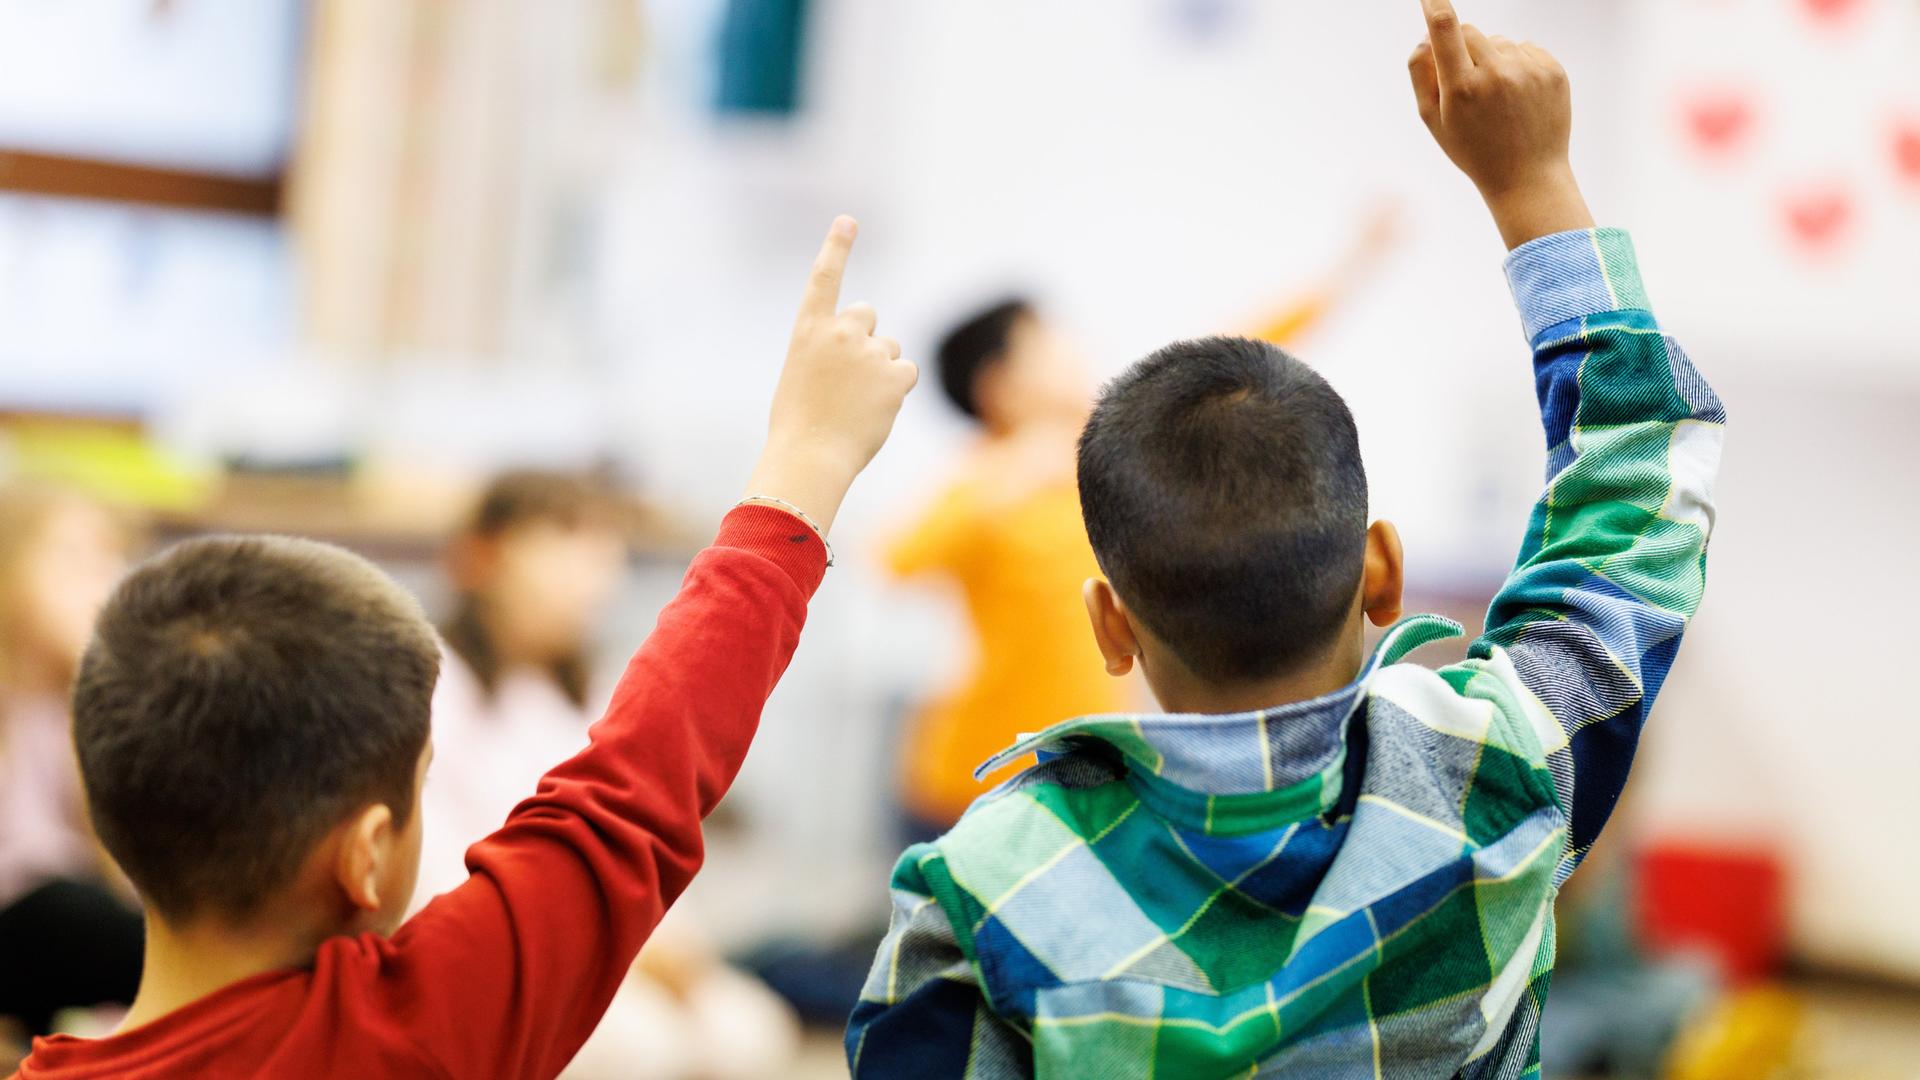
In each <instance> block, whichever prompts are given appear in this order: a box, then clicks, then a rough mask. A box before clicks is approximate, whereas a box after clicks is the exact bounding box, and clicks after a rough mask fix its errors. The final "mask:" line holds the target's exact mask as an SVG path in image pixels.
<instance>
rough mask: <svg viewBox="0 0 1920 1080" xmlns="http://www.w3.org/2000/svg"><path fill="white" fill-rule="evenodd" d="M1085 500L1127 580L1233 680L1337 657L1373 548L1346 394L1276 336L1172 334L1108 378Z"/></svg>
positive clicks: (1199, 668)
mask: <svg viewBox="0 0 1920 1080" xmlns="http://www.w3.org/2000/svg"><path fill="white" fill-rule="evenodd" d="M1079 479H1080V505H1081V512H1082V514H1083V515H1084V516H1085V519H1086V526H1087V536H1088V538H1089V539H1090V540H1091V541H1092V543H1093V550H1094V554H1095V555H1096V556H1097V557H1098V559H1099V562H1100V567H1101V569H1102V571H1103V572H1104V573H1105V574H1106V575H1107V578H1108V580H1109V582H1111V584H1112V585H1113V589H1114V592H1115V593H1116V594H1117V595H1118V596H1119V597H1120V599H1121V601H1122V602H1123V603H1125V604H1126V606H1127V609H1128V610H1129V611H1131V612H1132V613H1133V615H1134V616H1135V618H1136V619H1138V620H1139V621H1140V622H1142V623H1144V624H1145V626H1146V628H1147V629H1148V630H1150V631H1152V633H1153V634H1154V636H1155V637H1156V638H1158V639H1159V640H1160V641H1161V642H1163V643H1164V644H1165V645H1166V646H1167V648H1168V649H1170V650H1171V651H1172V652H1173V653H1174V655H1175V657H1177V658H1178V659H1179V660H1180V661H1181V663H1183V664H1185V665H1186V667H1187V668H1188V669H1189V670H1190V671H1192V672H1193V673H1194V674H1195V675H1197V676H1199V677H1200V678H1202V679H1205V680H1208V681H1211V682H1215V683H1222V684H1232V683H1241V682H1248V681H1252V680H1258V679H1264V678H1272V677H1277V676H1280V675H1285V674H1288V673H1290V672H1291V671H1293V670H1297V669H1299V668H1301V667H1302V666H1304V665H1306V664H1308V663H1310V662H1312V661H1313V660H1315V659H1316V658H1318V657H1320V656H1322V655H1324V654H1325V653H1326V651H1327V649H1328V647H1329V646H1331V645H1332V644H1333V642H1334V639H1335V635H1336V634H1338V633H1339V631H1340V629H1341V627H1342V626H1343V625H1344V623H1345V620H1346V619H1347V617H1348V616H1349V614H1350V612H1351V611H1352V608H1353V603H1354V598H1355V596H1356V594H1357V592H1358V590H1359V587H1360V579H1361V575H1362V571H1363V566H1364V562H1365V557H1366V536H1367V476H1366V470H1365V469H1364V468H1363V467H1362V465H1361V461H1360V444H1359V434H1358V432H1357V430H1356V429H1355V427H1354V423H1353V415H1352V413H1350V412H1349V411H1348V410H1347V406H1346V403H1345V402H1344V401H1342V400H1341V398H1340V395H1339V394H1337V393H1335V392H1334V389H1333V387H1331V386H1329V385H1328V384H1327V382H1326V380H1325V379H1323V378H1321V377H1320V376H1319V375H1318V374H1317V373H1316V372H1314V371H1313V369H1311V368H1309V367H1307V366H1306V365H1305V364H1303V363H1301V362H1300V361H1299V360H1297V359H1295V358H1294V357H1292V356H1290V355H1288V354H1287V353H1285V352H1283V351H1281V350H1280V349H1277V348H1275V347H1273V346H1271V345H1268V344H1266V343H1264V342H1257V341H1251V340H1247V339H1244V338H1225V337H1216V338H1205V339H1201V340H1196V341H1182V342H1177V343H1175V344H1173V345H1169V346H1167V347H1166V348H1164V349H1161V350H1160V351H1159V352H1156V353H1154V354H1153V355H1152V356H1149V357H1147V358H1146V359H1145V360H1142V361H1140V362H1139V363H1138V364H1136V365H1134V366H1133V367H1132V368H1131V369H1130V370H1128V371H1127V372H1126V373H1125V374H1123V375H1121V376H1120V377H1119V378H1118V379H1115V380H1114V381H1113V382H1112V383H1110V384H1109V385H1108V386H1107V387H1106V389H1105V390H1104V391H1103V392H1102V393H1101V395H1100V401H1099V404H1098V405H1097V406H1096V407H1095V409H1094V412H1093V416H1092V418H1091V419H1089V420H1088V422H1087V427H1086V430H1085V432H1084V433H1083V434H1082V435H1081V439H1080V461H1079Z"/></svg>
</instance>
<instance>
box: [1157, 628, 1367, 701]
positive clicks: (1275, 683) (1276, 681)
mask: <svg viewBox="0 0 1920 1080" xmlns="http://www.w3.org/2000/svg"><path fill="white" fill-rule="evenodd" d="M1364 652H1365V650H1364V647H1363V645H1362V643H1361V640H1360V637H1359V635H1358V634H1357V633H1356V634H1355V635H1353V637H1352V640H1351V641H1350V642H1343V643H1342V645H1341V646H1340V647H1339V648H1336V649H1334V650H1333V652H1332V653H1330V654H1328V655H1327V656H1326V657H1325V658H1323V659H1321V660H1319V661H1316V662H1314V663H1312V664H1309V665H1307V666H1306V667H1304V668H1301V669H1298V670H1296V671H1291V672H1288V673H1287V674H1285V675H1281V676H1277V677H1275V678H1272V679H1259V680H1255V681H1253V682H1246V683H1233V684H1229V685H1224V686H1223V685H1217V684H1209V683H1207V682H1205V681H1203V680H1200V679H1198V678H1195V677H1194V676H1193V675H1192V674H1191V673H1189V672H1187V671H1184V670H1177V668H1178V667H1179V665H1177V664H1175V665H1164V664H1163V665H1160V667H1161V670H1160V671H1158V672H1153V671H1150V672H1149V676H1150V677H1149V679H1148V682H1149V683H1151V684H1152V686H1153V694H1154V697H1155V698H1157V699H1158V700H1159V702H1160V707H1161V708H1163V709H1165V710H1166V711H1168V712H1170V713H1203V714H1211V715H1224V714H1230V713H1245V712H1258V711H1260V710H1263V709H1277V708H1279V707H1280V706H1282V705H1291V704H1293V703H1295V702H1298V701H1312V700H1313V699H1314V698H1317V697H1322V696H1325V695H1327V694H1331V693H1333V692H1334V691H1335V690H1339V689H1340V688H1342V687H1344V686H1346V685H1348V684H1349V683H1351V682H1353V680H1354V678H1355V677H1356V676H1358V675H1359V674H1360V666H1361V664H1362V663H1363V662H1364V661H1365V655H1364ZM1169 669H1176V670H1169Z"/></svg>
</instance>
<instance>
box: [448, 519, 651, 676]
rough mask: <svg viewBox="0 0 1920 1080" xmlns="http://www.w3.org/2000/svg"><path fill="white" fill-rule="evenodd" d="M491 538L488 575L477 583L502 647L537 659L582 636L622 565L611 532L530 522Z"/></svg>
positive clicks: (565, 649) (608, 598)
mask: <svg viewBox="0 0 1920 1080" xmlns="http://www.w3.org/2000/svg"><path fill="white" fill-rule="evenodd" d="M495 543H496V544H497V545H498V546H497V548H496V556H495V562H494V565H493V574H492V580H491V581H490V582H488V583H486V584H485V585H484V586H483V588H482V590H481V591H482V592H484V593H485V595H486V597H487V608H488V611H489V613H490V615H491V621H492V622H493V624H494V626H493V633H494V635H495V636H496V637H497V638H498V639H499V641H500V643H501V645H502V647H503V651H504V652H507V653H509V654H511V655H512V656H513V657H514V658H515V659H518V660H521V661H530V662H540V661H545V660H551V659H554V658H557V657H560V656H563V655H565V654H567V653H569V652H572V651H574V650H577V649H579V648H580V647H581V646H582V645H584V644H586V642H587V638H588V635H589V634H591V633H592V631H593V628H594V626H595V624H596V623H598V622H599V620H600V618H601V616H602V615H604V614H605V612H606V609H607V605H608V604H609V603H611V602H612V600H613V597H614V593H615V592H616V590H618V588H619V586H620V581H621V577H622V575H623V574H624V572H625V569H626V546H625V544H623V543H622V542H621V540H620V538H619V536H618V535H616V534H615V533H613V532H611V531H609V530H606V529H597V528H593V527H583V528H572V529H569V528H564V527H562V526H560V525H557V524H554V523H552V522H530V523H527V524H523V525H516V526H514V527H512V528H510V529H508V530H507V531H506V532H505V533H503V534H501V536H500V537H499V539H498V540H497V541H496V542H495Z"/></svg>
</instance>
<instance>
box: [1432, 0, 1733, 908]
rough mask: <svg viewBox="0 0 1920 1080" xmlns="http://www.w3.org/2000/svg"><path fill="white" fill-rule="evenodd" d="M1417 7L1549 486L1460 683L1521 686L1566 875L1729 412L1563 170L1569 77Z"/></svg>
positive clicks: (1680, 618)
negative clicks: (1494, 262)
mask: <svg viewBox="0 0 1920 1080" xmlns="http://www.w3.org/2000/svg"><path fill="white" fill-rule="evenodd" d="M1423 6H1424V7H1425V10H1426V15H1427V26H1428V41H1426V42H1424V43H1422V44H1421V46H1420V47H1419V48H1418V49H1416V50H1415V51H1414V55H1413V59H1412V62H1411V64H1410V67H1411V69H1412V72H1413V82H1414V91H1415V95H1416V97H1417V98H1418V99H1419V104H1420V114H1421V117H1422V118H1423V119H1424V120H1426V122H1427V126H1428V127H1429V128H1430V129H1431V130H1432V132H1433V135H1434V138H1435V140H1436V141H1437V142H1439V144H1440V146H1441V148H1442V149H1443V150H1445V151H1446V153H1447V155H1448V157H1450V158H1452V159H1453V161H1454V163H1455V164H1457V165H1459V166H1460V168H1461V170H1462V171H1463V172H1465V173H1466V174H1467V175H1468V177H1469V178H1471V179H1472V180H1473V181H1474V183H1475V184H1476V185H1477V186H1478V187H1479V189H1480V192H1481V194H1482V195H1483V196H1484V197H1485V198H1486V202H1487V206H1488V208H1489V209H1490V210H1491V211H1492V213H1493V216H1494V220H1495V222H1496V223H1497V224H1498V225H1499V228H1500V232H1501V235H1502V236H1503V237H1504V238H1505V240H1506V242H1507V245H1508V247H1509V248H1511V249H1512V252H1511V254H1510V255H1509V256H1508V259H1507V277H1508V280H1509V283H1510V284H1511V286H1512V288H1513V294H1514V300H1515V303H1516V304H1517V305H1518V306H1519V309H1520V315H1521V319H1522V321H1523V322H1524V324H1525V326H1526V332H1527V337H1528V341H1529V342H1530V343H1531V345H1532V347H1533V353H1534V377H1535V382H1536V385H1537V389H1538V393H1539V399H1540V408H1541V414H1542V419H1543V421H1544V423H1545V426H1546V434H1547V447H1548V456H1547V487H1546V491H1545V493H1544V494H1543V495H1542V496H1541V498H1540V501H1539V503H1538V504H1537V505H1536V506H1535V507H1534V510H1533V514H1532V516H1531V519H1530V520H1529V522H1528V525H1527V532H1526V537H1525V539H1524V541H1523V543H1522V545H1521V550H1520V557H1519V562H1518V565H1517V566H1516V567H1515V569H1514V571H1513V573H1512V574H1511V575H1510V576H1509V577H1508V579H1507V581H1506V584H1505V585H1503V586H1502V587H1501V589H1500V591H1499V593H1498V594H1497V595H1496V596H1495V597H1494V600H1493V605H1492V607H1491V608H1490V609H1489V611H1488V613H1487V628H1486V632H1485V634H1484V635H1483V636H1482V637H1481V638H1480V640H1479V641H1477V642H1476V643H1475V644H1474V648H1473V655H1474V657H1475V659H1473V660H1470V661H1469V662H1468V663H1467V664H1466V665H1463V669H1464V670H1466V671H1467V672H1469V675H1468V679H1467V681H1465V682H1464V684H1463V687H1462V688H1463V691H1464V692H1466V693H1468V694H1476V693H1479V692H1482V690H1481V689H1477V688H1476V687H1477V686H1478V685H1479V684H1476V682H1475V681H1473V680H1475V679H1478V678H1481V677H1487V678H1489V679H1491V680H1492V682H1493V685H1490V686H1486V687H1484V692H1485V693H1487V694H1488V695H1489V696H1495V697H1498V696H1502V692H1501V690H1500V689H1499V686H1498V684H1499V683H1500V682H1502V681H1504V680H1502V679H1501V678H1500V676H1501V675H1503V674H1504V675H1507V676H1509V677H1511V678H1513V679H1515V680H1516V681H1517V682H1518V683H1519V684H1520V685H1521V686H1522V687H1523V688H1524V691H1525V693H1526V697H1527V700H1523V701H1521V702H1519V705H1520V708H1521V710H1522V711H1523V712H1524V714H1525V715H1526V717H1527V719H1528V720H1529V721H1531V726H1532V727H1533V729H1534V731H1535V733H1536V735H1537V736H1538V738H1539V741H1540V743H1541V745H1542V749H1543V750H1544V752H1545V754H1546V759H1547V766H1548V769H1549V771H1550V772H1551V773H1552V776H1553V781H1554V787H1555V789H1556V792H1557V794H1558V797H1559V800H1560V803H1561V806H1562V808H1563V809H1564V810H1565V812H1566V814H1567V817H1568V820H1569V830H1570V836H1569V840H1568V844H1567V849H1566V857H1565V858H1564V860H1563V862H1562V865H1561V875H1562V876H1564V875H1565V874H1566V873H1570V872H1571V871H1572V869H1573V867H1574V866H1575V865H1576V864H1577V863H1578V861H1579V859H1580V857H1581V856H1583V855H1584V854H1585V852H1586V850H1587V848H1588V847H1589V846H1590V845H1591V844H1592V843H1593V840H1594V838H1595V837H1597V836H1598V835H1599V832H1600V829H1601V827H1602V826H1603V825H1604V824H1605V823H1606V820H1607V816H1608V815H1609V814H1610V813H1611V812H1612V809H1613V805H1614V803H1615V802H1616V801H1617V800H1618V798H1619V795H1620V791H1621V788H1622V786H1623V785H1624V784H1625V783H1626V778H1627V770H1628V767H1629V765H1630V764H1631V763H1632V760H1633V753H1634V748H1635V746H1636V745H1637V743H1638V741H1639V736H1640V729H1641V725H1642V724H1643V723H1644V721H1645V719H1646V715H1647V710H1648V709H1649V708H1650V707H1651V705H1652V703H1653V699H1654V696H1655V695H1656V694H1657V693H1658V692H1659V689H1660V684H1661V682H1662V681H1663V680H1664V679H1665V677H1666V674H1667V670H1668V668H1669V667H1671V665H1672V663H1673V659H1674V655H1675V652H1676V650H1677V649H1678V647H1679V642H1680V635H1681V632H1682V631H1683V630H1684V629H1685V628H1686V625H1687V623H1688V621H1689V620H1690V619H1691V618H1692V616H1693V613H1694V611H1695V610H1696V608H1697V607H1698V606H1699V603H1700V597H1701V593H1702V591H1703V589H1704V586H1705V581H1706V577H1705V575H1706V551H1707V539H1708V535H1709V534H1710V533H1711V531H1712V529H1713V478H1714V475H1715V473H1716V471H1717V470H1718V467H1719V460H1720V444H1721V438H1722V434H1723V431H1724V424H1725V419H1726V417H1725V413H1724V411H1723V410H1722V408H1721V405H1720V401H1719V399H1718V398H1717V397H1716V396H1715V395H1714V393H1713V391H1712V389H1711V388H1709V387H1708V386H1707V384H1706V382H1705V380H1703V379H1702V378H1701V377H1700V374H1699V373H1698V372H1697V371H1695V370H1694V368H1693V365H1692V364H1691V363H1689V362H1688V360H1687V358H1686V355H1685V354H1684V353H1683V352H1682V351H1681V350H1680V347H1679V345H1678V344H1677V343H1675V342H1674V341H1673V340H1672V339H1671V338H1669V337H1667V336H1666V335H1665V334H1664V333H1662V332H1661V330H1660V328H1659V325H1658V324H1657V323H1656V322H1655V321H1654V318H1653V314H1652V313H1651V312H1650V311H1649V310H1648V303H1647V298H1646V293H1645V290H1644V289H1643V288H1642V286H1641V283H1640V275H1639V270H1638V267H1637V266H1636V265H1635V262H1634V256H1633V247H1632V244H1631V242H1630V241H1629V239H1628V238H1627V235H1626V234H1625V233H1624V232H1621V231H1618V230H1612V229H1595V228H1594V227H1593V217H1592V215H1591V213H1589V212H1588V210H1587V206H1586V201H1585V199H1583V198H1582V197H1581V194H1580V189H1579V186H1578V185H1577V184H1576V183H1575V182H1574V178H1573V170H1572V168H1571V166H1570V165H1569V164H1568V160H1567V146H1568V135H1569V132H1570V129H1571V119H1572V105H1571V98H1570V94H1569V92H1568V89H1567V78H1566V73H1565V71H1564V70H1563V69H1562V68H1561V67H1560V65H1559V63H1558V62H1557V61H1555V60H1554V59H1553V57H1551V56H1550V55H1548V54H1547V53H1546V52H1545V51H1544V50H1542V49H1540V48H1539V47H1538V46H1534V45H1528V44H1516V43H1514V42H1510V41H1506V40H1505V39H1502V38H1497V37H1487V36H1485V35H1483V34H1481V33H1480V32H1479V31H1477V30H1475V29H1474V28H1473V27H1471V26H1467V25H1464V24H1462V23H1461V22H1460V19H1459V17H1458V16H1457V15H1455V14H1454V11H1453V6H1452V4H1451V2H1450V0H1423ZM1495 646H1498V647H1499V648H1500V649H1502V650H1504V660H1503V659H1502V657H1501V656H1499V655H1496V653H1495V649H1494V647H1495ZM1508 661H1510V662H1511V668H1510V669H1506V668H1505V667H1504V665H1505V663H1506V662H1508Z"/></svg>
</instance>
